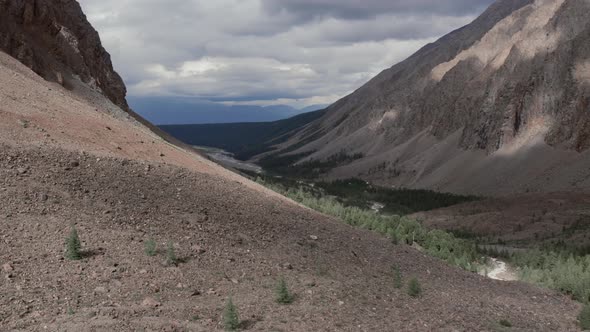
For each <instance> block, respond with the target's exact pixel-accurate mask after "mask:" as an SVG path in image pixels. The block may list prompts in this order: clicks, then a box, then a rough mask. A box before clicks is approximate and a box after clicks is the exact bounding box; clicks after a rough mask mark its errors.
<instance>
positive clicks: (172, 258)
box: [166, 242, 178, 265]
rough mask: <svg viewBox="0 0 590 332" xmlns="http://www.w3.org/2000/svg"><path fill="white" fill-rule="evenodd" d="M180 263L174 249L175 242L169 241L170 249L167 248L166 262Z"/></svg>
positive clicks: (168, 263) (171, 263) (169, 263)
mask: <svg viewBox="0 0 590 332" xmlns="http://www.w3.org/2000/svg"><path fill="white" fill-rule="evenodd" d="M177 263H178V258H176V252H175V251H174V244H172V242H168V249H167V250H166V264H167V265H176V264H177Z"/></svg>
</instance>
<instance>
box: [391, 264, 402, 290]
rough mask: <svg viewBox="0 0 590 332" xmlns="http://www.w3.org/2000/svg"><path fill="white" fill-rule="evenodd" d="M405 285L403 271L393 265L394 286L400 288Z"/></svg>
mask: <svg viewBox="0 0 590 332" xmlns="http://www.w3.org/2000/svg"><path fill="white" fill-rule="evenodd" d="M402 286H403V281H402V272H401V271H400V269H399V267H397V266H394V267H393V287H395V288H397V289H400V288H402Z"/></svg>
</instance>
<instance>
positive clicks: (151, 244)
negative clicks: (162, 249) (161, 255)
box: [145, 239, 174, 256]
mask: <svg viewBox="0 0 590 332" xmlns="http://www.w3.org/2000/svg"><path fill="white" fill-rule="evenodd" d="M156 250H157V244H156V241H154V239H149V240H147V241H145V254H146V255H148V256H156ZM173 250H174V249H173Z"/></svg>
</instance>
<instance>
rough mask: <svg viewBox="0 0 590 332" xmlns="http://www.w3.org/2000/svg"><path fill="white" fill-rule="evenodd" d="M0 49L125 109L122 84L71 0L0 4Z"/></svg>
mask: <svg viewBox="0 0 590 332" xmlns="http://www.w3.org/2000/svg"><path fill="white" fill-rule="evenodd" d="M0 50H3V51H4V52H6V53H8V54H9V55H11V56H13V57H14V58H16V59H18V60H19V61H21V62H22V63H23V64H25V65H26V66H28V67H29V68H31V69H32V70H33V71H35V72H36V73H37V74H39V75H40V76H42V77H44V78H45V79H47V80H51V81H55V82H58V83H60V84H62V85H64V86H65V87H68V81H69V80H71V79H72V78H73V77H74V76H75V77H78V78H79V79H80V80H82V81H83V82H84V83H86V84H88V85H89V86H90V87H92V88H94V89H96V90H99V91H101V92H102V93H103V94H104V95H105V96H106V97H108V98H109V99H110V100H111V101H112V102H113V103H114V104H116V105H118V106H119V107H121V108H122V109H124V110H127V109H128V106H127V102H126V100H125V95H126V88H125V84H124V83H123V80H122V79H121V77H120V76H119V75H118V74H117V73H116V72H115V71H114V70H113V66H112V63H111V59H110V55H109V54H108V53H107V52H106V50H105V49H104V48H103V47H102V45H101V42H100V38H99V36H98V33H97V32H96V30H94V28H93V27H92V26H91V25H90V23H89V22H88V20H87V19H86V16H85V15H84V13H83V12H82V9H81V8H80V5H79V4H78V2H77V1H75V0H0Z"/></svg>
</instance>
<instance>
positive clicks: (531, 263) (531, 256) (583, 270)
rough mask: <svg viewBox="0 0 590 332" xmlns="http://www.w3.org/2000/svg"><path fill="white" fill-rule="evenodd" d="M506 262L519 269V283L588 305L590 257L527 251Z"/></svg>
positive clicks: (589, 297) (566, 253)
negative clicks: (536, 286)
mask: <svg viewBox="0 0 590 332" xmlns="http://www.w3.org/2000/svg"><path fill="white" fill-rule="evenodd" d="M509 260H510V262H511V263H512V264H514V265H515V266H517V267H519V268H520V278H521V280H523V281H527V282H532V283H535V284H539V285H542V286H545V287H548V288H551V289H555V290H558V291H560V292H563V293H565V294H568V295H571V296H572V298H573V299H575V300H577V301H580V302H582V303H586V304H588V303H590V255H584V256H578V255H575V254H572V253H568V252H565V251H564V252H561V253H560V252H556V251H544V250H539V249H537V250H530V251H526V252H521V253H516V254H513V255H512V256H511V257H510V258H509Z"/></svg>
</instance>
